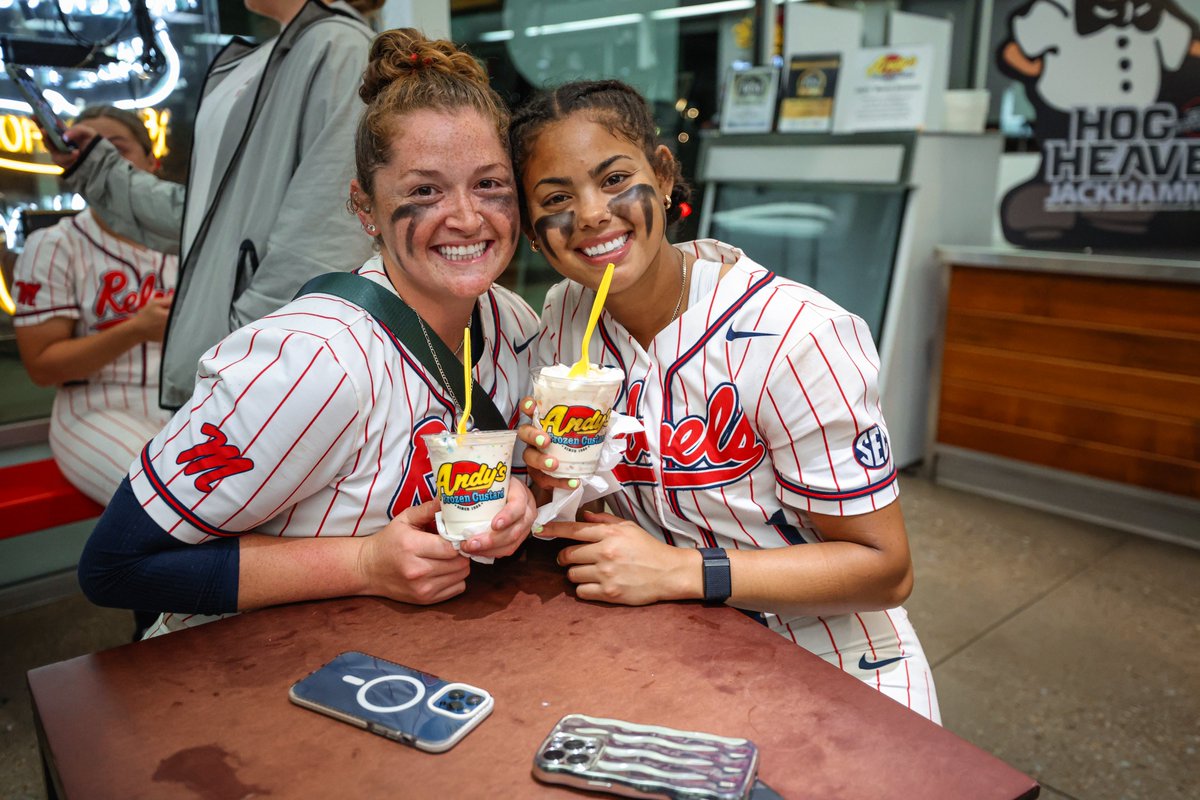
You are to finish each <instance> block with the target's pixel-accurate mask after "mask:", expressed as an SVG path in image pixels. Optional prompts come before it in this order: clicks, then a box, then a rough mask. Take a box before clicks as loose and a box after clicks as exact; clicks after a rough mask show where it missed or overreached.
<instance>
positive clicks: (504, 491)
mask: <svg viewBox="0 0 1200 800" xmlns="http://www.w3.org/2000/svg"><path fill="white" fill-rule="evenodd" d="M421 438H422V439H424V440H425V447H426V449H427V450H428V451H429V464H430V466H431V467H432V469H433V481H434V485H435V486H436V487H437V493H438V497H439V498H440V499H441V501H442V512H441V513H442V526H443V527H444V528H445V534H444V537H445V538H446V539H447V540H448V541H451V542H461V541H463V540H465V539H468V538H470V536H471V535H472V534H470V533H468V532H467V531H468V530H470V529H474V530H475V531H476V532H478V531H479V530H480V527H481V526H483V527H486V526H487V524H488V523H490V522H491V521H492V518H493V517H495V516H496V515H497V514H499V513H500V509H502V508H504V501H505V498H506V497H507V496H508V478H509V474H510V473H511V472H512V454H513V445H514V444H516V440H517V432H516V431H470V432H468V433H463V434H458V433H452V432H449V431H446V432H444V433H434V434H429V435H427V436H423V437H421Z"/></svg>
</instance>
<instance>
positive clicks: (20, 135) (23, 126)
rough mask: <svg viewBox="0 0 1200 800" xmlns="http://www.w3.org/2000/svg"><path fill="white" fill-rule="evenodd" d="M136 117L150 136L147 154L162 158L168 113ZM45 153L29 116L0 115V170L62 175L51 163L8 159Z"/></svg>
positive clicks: (150, 111)
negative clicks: (148, 152) (15, 156)
mask: <svg viewBox="0 0 1200 800" xmlns="http://www.w3.org/2000/svg"><path fill="white" fill-rule="evenodd" d="M137 115H138V116H139V117H140V118H141V120H142V124H143V125H145V126H146V132H147V133H149V134H150V143H151V151H150V152H151V153H152V154H153V155H154V157H155V158H162V157H163V156H165V155H166V154H167V153H169V152H170V148H169V147H167V132H168V130H169V129H170V122H171V111H170V110H169V109H163V110H161V111H160V110H158V109H155V108H142V109H138V112H137ZM44 152H46V146H45V144H44V143H43V142H42V132H41V131H40V130H38V127H37V125H35V124H34V122H33V120H32V119H30V118H29V117H24V116H18V115H17V114H0V168H3V169H9V170H13V171H16V172H32V173H36V174H39V175H58V174H60V173H61V172H62V170H61V169H59V168H58V167H57V166H55V165H54V164H45V163H38V162H34V161H23V160H19V159H15V158H8V157H7V156H8V155H10V154H11V155H34V154H37V153H44Z"/></svg>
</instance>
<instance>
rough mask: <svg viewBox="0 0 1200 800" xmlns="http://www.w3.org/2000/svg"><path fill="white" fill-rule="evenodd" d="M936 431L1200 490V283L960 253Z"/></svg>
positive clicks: (1005, 452) (954, 440) (1102, 474)
mask: <svg viewBox="0 0 1200 800" xmlns="http://www.w3.org/2000/svg"><path fill="white" fill-rule="evenodd" d="M937 440H938V442H939V443H944V444H949V445H955V446H958V447H963V448H967V449H971V450H975V451H981V452H985V453H993V454H995V455H999V456H1004V457H1007V458H1013V459H1019V460H1022V461H1028V462H1032V463H1035V464H1041V465H1043V466H1047V467H1054V468H1057V469H1062V470H1066V471H1069V472H1075V473H1080V474H1084V475H1090V476H1093V477H1096V478H1102V479H1106V480H1111V481H1118V482H1121V483H1126V484H1132V485H1135V486H1141V487H1144V488H1147V489H1153V490H1156V491H1162V492H1169V493H1173V494H1178V495H1183V496H1185V497H1190V498H1200V285H1198V284H1190V283H1163V282H1159V281H1147V280H1137V279H1131V278H1105V277H1096V276H1087V275H1064V274H1045V273H1034V272H1027V271H1018V270H1004V269H979V268H975V267H968V266H957V265H952V266H951V271H950V291H949V302H948V305H947V316H946V332H945V343H944V349H943V355H942V378H941V392H940V398H939V406H938V417H937Z"/></svg>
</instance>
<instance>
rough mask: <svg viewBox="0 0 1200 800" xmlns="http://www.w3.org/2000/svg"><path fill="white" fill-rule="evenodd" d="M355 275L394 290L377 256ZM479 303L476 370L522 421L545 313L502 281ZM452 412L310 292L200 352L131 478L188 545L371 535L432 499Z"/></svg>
mask: <svg viewBox="0 0 1200 800" xmlns="http://www.w3.org/2000/svg"><path fill="white" fill-rule="evenodd" d="M358 274H360V275H363V276H365V277H366V278H368V279H370V280H373V281H375V282H376V283H379V284H380V285H382V286H385V287H387V288H388V289H389V291H394V290H393V289H392V285H391V282H390V281H389V280H388V278H387V275H386V274H385V273H384V271H383V266H382V263H381V261H380V259H379V257H378V256H376V257H375V258H373V259H371V260H369V261H368V262H367V263H366V264H365V265H364V266H363V267H362V268H360V270H358ZM475 313H476V314H477V315H478V317H479V319H480V322H481V323H482V328H483V339H484V346H483V348H482V352H480V353H479V354H478V359H477V361H476V364H475V368H474V380H475V381H476V382H477V383H478V385H479V386H481V387H482V388H483V389H485V390H486V391H487V393H488V394H489V395H490V396H491V397H492V399H493V401H494V402H495V404H496V407H497V408H498V409H499V410H500V413H501V414H502V415H503V416H504V417H505V418H507V419H508V420H509V421H510V424H513V425H515V424H516V422H517V417H518V410H517V409H518V404H519V402H520V400H521V398H522V397H523V396H525V395H526V394H528V393H529V388H530V387H529V370H530V357H531V351H532V348H530V347H528V346H527V343H528V342H529V341H530V340H531V339H532V337H534V336H535V335H536V334H537V324H538V320H537V316H536V315H535V314H534V312H533V311H532V310H531V309H530V308H529V306H528V305H527V304H526V303H525V302H524V301H523V300H521V299H520V298H519V297H518V296H517V295H515V294H513V293H512V292H510V291H508V290H506V289H504V288H502V287H498V286H496V287H493V288H492V289H491V290H489V291H488V293H487V294H485V295H484V296H482V297H481V298H480V299H479V302H478V303H477V305H476V311H475ZM523 344H524V345H526V346H522V345H523ZM447 369H449V366H448V365H447ZM452 374H458V373H452ZM458 391H459V392H461V389H459V390H458ZM454 413H455V408H454V405H453V402H452V400H451V399H450V397H449V396H448V395H447V394H446V392H445V391H444V390H443V388H442V386H441V384H440V382H439V379H438V376H436V375H431V374H429V373H428V372H426V370H425V368H424V367H423V366H422V365H421V363H420V362H419V361H418V360H417V359H416V358H414V357H413V355H412V354H411V353H410V352H409V351H408V350H407V349H406V347H405V346H404V345H403V344H402V343H401V342H400V341H398V340H397V339H396V338H395V337H393V336H392V334H391V333H390V331H388V330H387V328H385V327H383V326H382V325H380V324H379V323H378V322H377V321H376V320H375V319H374V318H373V317H372V316H371V315H370V314H368V313H367V312H366V311H363V310H362V309H360V308H359V307H357V306H355V305H352V304H350V303H348V302H347V301H345V300H343V299H341V298H339V297H334V296H331V295H325V294H311V295H305V296H303V297H300V298H298V299H297V300H295V301H293V302H291V303H289V304H288V305H286V306H284V307H283V308H282V309H280V310H279V311H277V312H275V313H274V314H270V315H268V316H266V317H264V318H262V319H260V320H257V321H255V322H253V323H251V324H249V325H247V326H245V327H244V328H241V329H240V330H237V331H235V332H234V333H232V334H230V335H229V336H228V337H226V338H225V339H224V340H223V341H221V342H220V343H219V344H217V345H216V346H215V347H214V348H212V349H211V350H209V351H208V352H207V353H206V354H205V355H204V357H203V358H202V359H201V361H200V367H199V371H198V375H197V382H196V389H195V393H194V394H193V396H192V399H191V401H190V402H189V403H187V404H185V405H184V406H183V407H182V408H181V409H180V410H179V411H178V412H177V413H176V414H175V416H174V417H173V418H172V419H171V421H170V422H169V423H168V424H167V426H166V427H165V428H164V429H163V430H162V431H161V432H160V433H159V434H158V436H156V437H155V438H154V440H153V441H151V442H150V443H149V444H148V445H147V446H146V448H145V449H144V450H143V451H142V455H141V458H140V461H139V463H137V464H136V465H135V466H134V468H133V469H132V470H131V472H130V476H131V483H132V487H133V491H134V494H135V495H136V496H137V498H138V500H139V502H141V503H142V506H143V507H144V508H145V510H146V511H147V513H148V514H149V515H150V516H151V518H153V519H154V521H155V522H156V523H157V524H158V525H159V526H161V527H162V528H163V529H164V530H166V531H167V532H168V533H170V534H171V535H172V536H174V537H176V538H177V539H179V540H181V541H183V542H187V543H192V544H197V543H201V542H204V541H207V540H208V539H210V538H212V537H216V536H232V535H237V534H239V533H243V532H247V531H256V532H258V533H266V534H275V535H277V536H364V535H368V534H372V533H375V532H376V531H378V530H379V529H381V528H382V527H383V526H384V525H386V524H387V522H388V521H389V520H390V519H391V518H392V517H393V516H395V515H396V514H398V513H399V512H401V511H403V510H404V509H406V508H409V507H410V506H413V505H416V504H417V503H421V502H425V501H427V500H431V499H433V498H434V497H435V495H436V493H435V491H434V485H433V482H432V476H431V475H430V470H429V458H428V455H427V453H426V452H425V447H424V444H423V442H422V440H421V439H420V436H422V435H424V434H428V433H435V432H438V431H443V430H447V429H449V428H450V427H451V426H452V425H453V424H454ZM518 458H519V454H518ZM201 621H208V618H203V619H201V618H194V619H186V620H185V619H181V618H178V617H172V618H169V619H166V620H165V625H166V627H167V628H168V629H174V628H177V627H186V626H190V625H194V624H198V623H199V622H201ZM160 625H162V623H161V622H160ZM158 632H161V631H160V630H159V629H153V630H152V631H151V632H150V633H151V635H153V634H155V633H158Z"/></svg>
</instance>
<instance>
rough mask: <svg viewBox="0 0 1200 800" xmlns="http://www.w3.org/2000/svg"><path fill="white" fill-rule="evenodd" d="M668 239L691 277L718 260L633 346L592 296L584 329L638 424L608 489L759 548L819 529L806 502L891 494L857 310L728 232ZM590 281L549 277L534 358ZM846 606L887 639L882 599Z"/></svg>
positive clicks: (700, 529)
mask: <svg viewBox="0 0 1200 800" xmlns="http://www.w3.org/2000/svg"><path fill="white" fill-rule="evenodd" d="M677 246H678V247H679V248H680V249H681V250H684V251H685V252H689V253H693V254H694V255H695V256H696V257H697V259H698V260H697V262H696V265H695V268H694V269H695V270H696V271H697V272H699V273H703V274H705V275H706V276H707V278H708V281H704V279H703V278H701V277H697V279H696V283H694V284H693V286H694V287H695V286H696V284H698V283H705V282H707V283H710V284H711V283H712V282H713V281H714V280H715V278H714V277H713V272H714V271H719V270H720V269H721V267H722V265H723V264H732V267H731V268H730V270H729V272H728V274H727V275H726V276H725V277H724V278H723V279H721V280H720V282H719V283H716V285H715V290H713V291H711V292H708V293H706V294H703V295H702V296H695V295H693V296H692V297H691V300H690V302H689V306H688V309H687V311H686V312H685V313H684V314H683V315H682V316H681V317H680V319H678V320H676V321H675V322H673V323H671V324H669V325H668V326H667V327H666V328H665V329H663V330H662V331H661V332H659V334H658V335H657V336H656V337H655V338H654V340H653V341H652V342H651V344H650V347H649V349H648V350H647V349H643V348H642V346H641V345H640V344H639V343H638V342H637V341H636V340H635V339H634V338H633V337H632V336H631V335H630V334H629V333H628V332H627V331H626V330H625V328H624V327H623V326H621V324H620V323H618V322H617V321H616V320H614V319H613V318H612V317H611V316H610V315H609V314H608V313H607V312H605V313H603V314H602V315H601V318H600V323H599V325H598V326H597V332H596V334H594V335H593V337H592V354H591V355H592V359H593V360H598V361H599V362H600V363H603V364H606V365H612V366H618V367H621V368H622V369H623V370H625V375H626V378H625V387H624V390H623V392H622V396H621V398H620V399H619V400H618V405H617V407H618V409H620V410H621V411H622V412H623V413H626V414H628V415H630V416H636V417H638V418H639V419H641V421H642V422H643V424H645V426H646V434H645V436H644V437H643V436H640V435H639V437H638V438H637V439H635V440H631V442H630V445H629V447H628V448H627V450H626V453H625V459H624V461H623V463H621V464H619V465H618V466H617V468H616V470H614V472H615V474H616V476H617V477H618V478H619V479H620V480H621V482H622V484H623V489H622V491H621V492H619V493H618V494H616V495H613V496H612V497H610V498H609V504H610V505H611V506H613V507H614V508H615V509H616V510H617V513H619V514H620V515H622V516H624V517H625V518H627V519H631V520H635V521H636V522H638V524H639V525H641V526H642V527H643V528H645V529H646V530H647V531H649V532H651V533H653V534H654V535H656V536H659V537H660V538H662V539H664V540H666V541H667V542H670V543H673V544H678V545H681V546H684V547H711V546H718V547H725V548H754V549H758V548H771V547H783V546H785V545H789V544H803V543H806V542H815V541H820V536H819V535H818V534H817V532H816V531H815V530H814V529H813V528H812V527H811V526H810V525H809V524H808V516H807V514H808V512H810V511H814V512H818V513H821V514H837V515H854V514H862V513H865V512H869V511H872V510H874V509H878V508H882V507H883V506H885V505H887V504H889V503H891V502H893V501H894V500H895V499H896V498H897V496H898V489H897V486H896V482H895V478H896V472H895V467H894V465H893V463H892V460H891V458H890V453H889V452H888V446H887V429H886V427H885V425H884V421H883V416H882V412H881V410H880V403H879V394H878V389H877V378H878V370H879V357H878V355H877V354H876V351H875V346H874V343H873V341H872V339H871V333H870V331H869V329H868V328H867V325H866V323H864V322H863V321H862V320H861V319H860V318H858V317H856V316H854V315H853V314H851V313H849V312H848V311H846V310H845V309H842V308H840V307H839V306H838V305H837V304H835V303H834V302H833V301H832V300H830V299H829V298H827V297H825V296H823V295H822V294H820V293H819V292H817V291H815V290H813V289H811V288H809V287H807V286H802V285H800V284H798V283H795V282H794V281H790V280H787V279H784V278H780V277H778V276H776V275H774V274H773V273H771V272H769V271H768V270H766V269H765V268H763V267H762V266H760V265H758V264H756V263H755V262H754V261H752V260H751V259H750V258H748V257H746V255H745V254H744V253H742V252H741V251H740V250H738V249H736V248H734V247H731V246H729V245H727V244H723V243H721V242H717V241H714V240H702V241H697V242H689V243H686V244H681V245H677ZM593 297H594V293H593V292H592V291H591V290H590V289H584V288H583V287H582V286H580V285H579V284H576V283H573V282H570V281H564V282H562V283H559V284H557V285H555V286H554V287H553V288H552V289H551V290H550V292H549V293H548V295H547V298H546V304H545V307H544V308H543V310H542V331H543V333H542V336H541V339H540V341H539V352H538V363H571V362H572V361H573V360H574V359H576V358H578V356H577V355H574V354H576V353H578V352H579V346H580V343H581V339H582V336H583V331H584V326H585V325H586V322H587V316H588V311H589V309H590V308H591V304H592V298H593ZM597 341H599V342H600V343H601V344H600V348H597V346H596V342H597ZM598 349H599V352H597V350H598ZM597 356H598V358H597ZM765 616H766V621H767V624H768V625H769V626H770V627H771V628H772V629H774V630H777V631H778V632H780V633H781V634H783V635H785V636H791V638H793V639H798V634H797V633H796V632H795V630H793V629H794V628H797V627H808V626H810V625H814V624H816V622H817V620H816V619H813V618H795V619H781V618H779V617H776V616H775V615H772V614H768V615H765ZM861 616H862V620H857V621H856V620H855V615H851V616H850V617H849V620H850V622H851V623H853V629H850V628H847V631H848V632H849V633H851V634H853V635H854V636H855V637H857V639H862V638H863V635H864V633H866V635H867V636H868V637H870V636H872V635H878V637H880V638H882V637H884V636H885V634H886V637H887V638H888V639H890V640H891V641H892V644H893V647H894V646H895V645H896V643H897V642H898V640H899V638H900V637H899V635H898V634H896V633H895V627H894V625H893V623H892V621H890V620H888V619H887V618H886V617H885V615H884V614H883V613H882V612H878V613H873V614H863V615H861ZM859 622H862V624H861V625H859V624H858V623H859ZM828 627H830V628H832V629H833V630H831V632H830V633H828V636H827V635H826V633H825V632H823V631H822V632H821V633H820V637H821V638H822V639H825V640H826V641H825V643H824V647H825V648H826V649H828V648H829V645H830V643H831V641H830V640H834V641H833V642H832V644H833V647H834V649H836V648H837V647H838V643H837V641H836V640H837V639H839V638H841V639H845V638H846V635H839V634H838V633H837V632H836V631H837V629H838V627H839V625H831V626H828ZM868 628H870V631H869V632H868V631H867V629H868ZM806 646H810V645H809V644H806ZM810 649H814V648H813V647H812V646H810ZM830 653H831V654H832V651H830ZM835 663H836V662H835Z"/></svg>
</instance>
